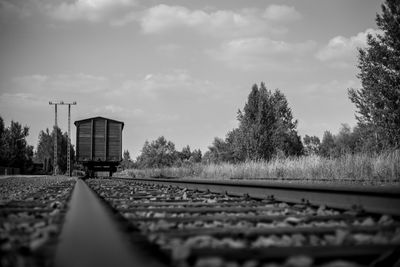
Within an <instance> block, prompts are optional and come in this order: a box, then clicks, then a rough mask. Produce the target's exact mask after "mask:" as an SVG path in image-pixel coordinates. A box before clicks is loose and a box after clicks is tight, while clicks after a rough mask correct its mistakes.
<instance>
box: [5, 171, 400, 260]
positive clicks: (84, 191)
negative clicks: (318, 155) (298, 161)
mask: <svg viewBox="0 0 400 267" xmlns="http://www.w3.org/2000/svg"><path fill="white" fill-rule="evenodd" d="M10 181H13V182H11V186H10V187H9V188H14V189H10V190H11V191H10V192H8V193H7V192H6V193H7V194H8V195H7V196H8V197H5V198H3V199H1V202H0V204H1V205H0V218H1V219H2V221H1V224H0V225H1V227H0V241H1V242H0V245H1V247H0V252H1V253H0V254H1V256H0V260H1V262H0V263H1V264H0V265H1V266H17V265H18V266H56V267H64V266H120V267H123V266H146V267H150V266H154V267H163V266H178V267H201V266H211V267H217V266H246V267H252V266H253V267H266V266H269V267H271V266H275V267H277V266H285V267H306V266H318V267H334V266H336V267H353V266H375V267H378V266H400V256H399V255H400V218H399V216H400V213H399V208H398V207H400V206H399V205H398V204H399V198H400V190H399V188H385V187H380V188H372V187H363V189H360V188H357V187H350V186H346V187H345V188H342V187H339V186H327V187H321V186H308V185H299V186H297V185H294V184H289V185H288V184H279V183H273V184H265V183H262V182H260V181H258V182H251V183H250V182H246V181H226V182H225V181H224V182H219V181H209V180H204V181H199V180H197V181H193V180H182V179H176V180H175V179H123V178H112V179H88V180H85V181H84V180H81V179H78V180H77V183H76V184H75V180H74V179H73V180H69V179H68V180H62V181H61V180H60V181H58V180H57V179H56V180H50V182H49V180H48V179H45V180H43V181H45V182H43V181H42V182H40V181H39V182H37V183H36V182H32V181H33V180H29V181H26V180H10ZM21 181H22V182H21ZM3 182H4V181H0V183H2V184H1V185H3V184H4V183H3ZM14 184H15V186H13V185H14ZM74 184H75V186H74ZM31 187H32V190H25V189H26V188H31ZM73 187H74V190H73V193H72V196H71V192H72V188H73ZM0 189H3V187H1V188H0ZM1 193H4V192H3V191H2V192H1ZM69 199H70V200H69ZM27 200H28V201H27ZM68 200H69V202H68V206H69V208H68V212H67V213H66V214H65V212H66V208H67V201H68ZM24 212H27V213H24ZM27 215H28V217H27ZM64 215H65V216H64ZM3 221H4V222H5V223H3ZM63 221H65V223H64V225H63V226H62V231H61V234H60V228H61V224H62V222H63ZM19 222H22V223H25V225H28V226H30V227H27V228H26V229H28V230H23V231H22V230H20V229H25V228H20V227H19V226H20V224H19ZM54 226H56V228H54ZM52 227H53V228H52ZM29 229H36V230H34V231H33V232H32V231H30V230H29ZM44 229H47V230H48V229H50V230H51V229H53V230H54V229H56V231H53V232H51V231H50V232H46V231H47V230H44ZM35 233H36V234H35ZM38 233H42V236H45V237H47V238H44V239H43V238H37V236H40V234H38ZM43 233H45V234H43ZM59 234H60V235H59ZM5 236H6V237H7V238H4V237H5ZM48 237H50V238H48ZM5 240H6V242H5ZM15 240H17V241H15ZM18 240H19V241H18ZM21 240H22V241H21ZM13 242H14V243H13ZM10 244H11V249H10ZM4 252H5V253H4ZM4 255H5V256H4Z"/></svg>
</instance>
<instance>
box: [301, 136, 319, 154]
mask: <svg viewBox="0 0 400 267" xmlns="http://www.w3.org/2000/svg"><path fill="white" fill-rule="evenodd" d="M320 145H321V141H320V140H319V138H318V137H317V136H309V135H307V134H306V135H305V136H304V138H303V146H304V154H305V155H307V156H308V155H315V154H318V153H319V148H320Z"/></svg>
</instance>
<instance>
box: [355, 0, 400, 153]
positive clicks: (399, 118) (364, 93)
mask: <svg viewBox="0 0 400 267" xmlns="http://www.w3.org/2000/svg"><path fill="white" fill-rule="evenodd" d="M376 23H377V25H378V28H379V29H380V30H381V31H382V33H381V34H378V35H377V36H376V37H374V36H372V35H371V34H369V35H368V39H367V45H368V46H367V47H366V48H365V49H362V48H360V49H359V55H358V68H359V70H360V72H359V74H358V75H357V77H358V78H359V79H360V80H361V83H362V88H360V89H350V90H349V98H350V100H351V101H352V102H353V103H354V104H355V105H356V107H357V109H358V115H357V116H356V118H357V120H358V124H359V131H360V132H361V136H362V137H363V140H364V141H365V142H366V143H368V144H369V146H370V147H371V149H373V150H375V151H379V150H382V149H385V148H388V147H397V148H398V147H400V2H399V1H398V0H386V2H385V3H384V4H383V5H382V14H377V17H376Z"/></svg>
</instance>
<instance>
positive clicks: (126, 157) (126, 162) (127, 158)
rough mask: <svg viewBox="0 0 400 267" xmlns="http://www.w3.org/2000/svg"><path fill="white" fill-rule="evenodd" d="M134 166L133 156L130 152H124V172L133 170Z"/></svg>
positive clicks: (122, 165)
mask: <svg viewBox="0 0 400 267" xmlns="http://www.w3.org/2000/svg"><path fill="white" fill-rule="evenodd" d="M133 165H134V164H133V162H132V159H131V155H130V153H129V151H128V150H124V153H123V157H122V162H121V167H122V169H123V170H126V169H131V168H133Z"/></svg>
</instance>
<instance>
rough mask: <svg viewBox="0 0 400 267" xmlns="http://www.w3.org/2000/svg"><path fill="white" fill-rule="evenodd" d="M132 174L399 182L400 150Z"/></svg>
mask: <svg viewBox="0 0 400 267" xmlns="http://www.w3.org/2000/svg"><path fill="white" fill-rule="evenodd" d="M126 175H127V176H130V177H186V178H190V177H194V178H203V179H278V180H287V179H290V180H292V179H295V180H299V181H301V180H310V181H333V182H335V181H356V182H367V183H371V182H372V183H375V182H379V183H399V182H400V150H394V151H388V152H383V153H380V154H366V153H363V154H354V155H353V154H347V155H343V156H342V157H339V158H324V157H320V156H317V155H312V156H303V157H293V158H279V157H277V158H273V159H272V160H270V161H247V162H243V163H239V164H231V163H221V164H206V165H203V164H193V165H188V166H184V167H179V168H178V167H171V168H164V169H145V170H136V169H132V170H127V171H126Z"/></svg>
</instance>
